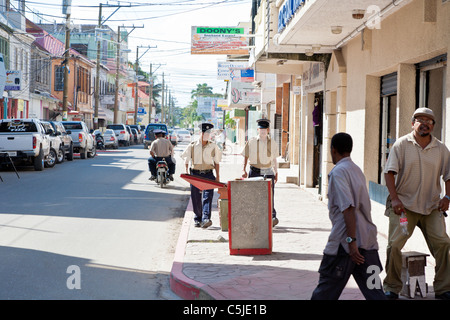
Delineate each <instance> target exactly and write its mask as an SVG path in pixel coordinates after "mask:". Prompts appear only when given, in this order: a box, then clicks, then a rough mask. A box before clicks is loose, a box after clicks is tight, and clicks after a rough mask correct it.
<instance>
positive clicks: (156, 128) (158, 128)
mask: <svg viewBox="0 0 450 320" xmlns="http://www.w3.org/2000/svg"><path fill="white" fill-rule="evenodd" d="M150 130H151V131H153V130H164V131H167V127H166V126H165V125H163V124H162V125H151V126H148V127H147V130H146V131H147V132H149V131H150Z"/></svg>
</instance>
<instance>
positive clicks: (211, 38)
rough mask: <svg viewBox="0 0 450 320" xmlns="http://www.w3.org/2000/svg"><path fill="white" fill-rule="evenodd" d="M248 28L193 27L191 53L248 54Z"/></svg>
mask: <svg viewBox="0 0 450 320" xmlns="http://www.w3.org/2000/svg"><path fill="white" fill-rule="evenodd" d="M246 32H247V30H246V28H238V27H197V26H192V27H191V36H192V38H191V54H248V45H249V38H248V37H246Z"/></svg>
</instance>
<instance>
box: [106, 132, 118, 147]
mask: <svg viewBox="0 0 450 320" xmlns="http://www.w3.org/2000/svg"><path fill="white" fill-rule="evenodd" d="M103 139H104V140H105V148H108V147H109V148H113V149H118V148H119V139H117V137H116V133H115V132H114V130H113V129H106V130H105V132H104V133H103Z"/></svg>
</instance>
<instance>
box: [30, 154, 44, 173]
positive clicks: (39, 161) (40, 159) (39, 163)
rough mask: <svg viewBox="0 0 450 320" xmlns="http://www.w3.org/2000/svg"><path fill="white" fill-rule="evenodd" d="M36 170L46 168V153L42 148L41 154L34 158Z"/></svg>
mask: <svg viewBox="0 0 450 320" xmlns="http://www.w3.org/2000/svg"><path fill="white" fill-rule="evenodd" d="M33 165H34V170H36V171H42V170H44V153H43V152H42V149H41V150H40V151H39V155H38V156H37V157H34V159H33Z"/></svg>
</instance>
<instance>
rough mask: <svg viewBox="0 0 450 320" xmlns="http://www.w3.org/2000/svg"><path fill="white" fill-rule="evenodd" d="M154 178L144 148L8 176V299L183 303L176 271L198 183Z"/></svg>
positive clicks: (0, 252)
mask: <svg viewBox="0 0 450 320" xmlns="http://www.w3.org/2000/svg"><path fill="white" fill-rule="evenodd" d="M183 147H184V146H183V145H180V146H178V147H176V149H175V150H176V158H177V160H178V161H177V163H178V164H177V173H176V175H175V181H173V182H171V183H170V184H169V185H168V186H167V187H166V188H164V189H160V188H159V187H158V186H157V185H156V183H155V182H151V181H149V180H148V178H149V176H150V173H149V172H148V165H147V158H148V157H149V153H148V150H144V149H143V146H142V145H135V146H131V147H125V148H120V149H118V150H106V151H99V152H98V153H97V156H96V157H95V158H94V159H86V160H81V159H80V158H79V157H78V156H76V157H75V159H74V161H71V162H69V161H65V162H64V163H62V164H57V165H56V166H55V167H54V168H50V169H44V171H43V172H36V171H34V170H33V168H32V167H21V168H18V171H19V172H18V173H19V175H20V179H18V178H17V176H16V174H15V173H14V171H13V170H9V169H7V170H2V171H0V175H1V177H2V178H3V181H4V182H0V194H1V199H2V200H1V203H2V206H1V209H0V256H1V257H2V259H1V260H2V263H1V264H0V283H1V284H2V285H1V290H0V299H39V300H41V299H42V300H45V299H96V300H99V299H171V300H173V299H179V297H178V296H176V295H175V294H174V293H173V292H172V291H171V290H170V288H169V272H170V268H171V266H172V261H173V254H174V247H175V244H176V241H177V239H178V235H179V231H180V226H181V221H182V217H183V214H184V211H185V208H186V205H187V203H188V200H189V192H188V190H189V188H188V187H189V185H188V184H187V183H186V182H185V181H184V180H182V179H180V178H179V173H180V172H182V171H181V170H183V168H182V167H183V166H182V165H180V164H181V163H182V162H181V160H180V159H179V154H180V153H181V152H180V151H181V150H182V149H183Z"/></svg>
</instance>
